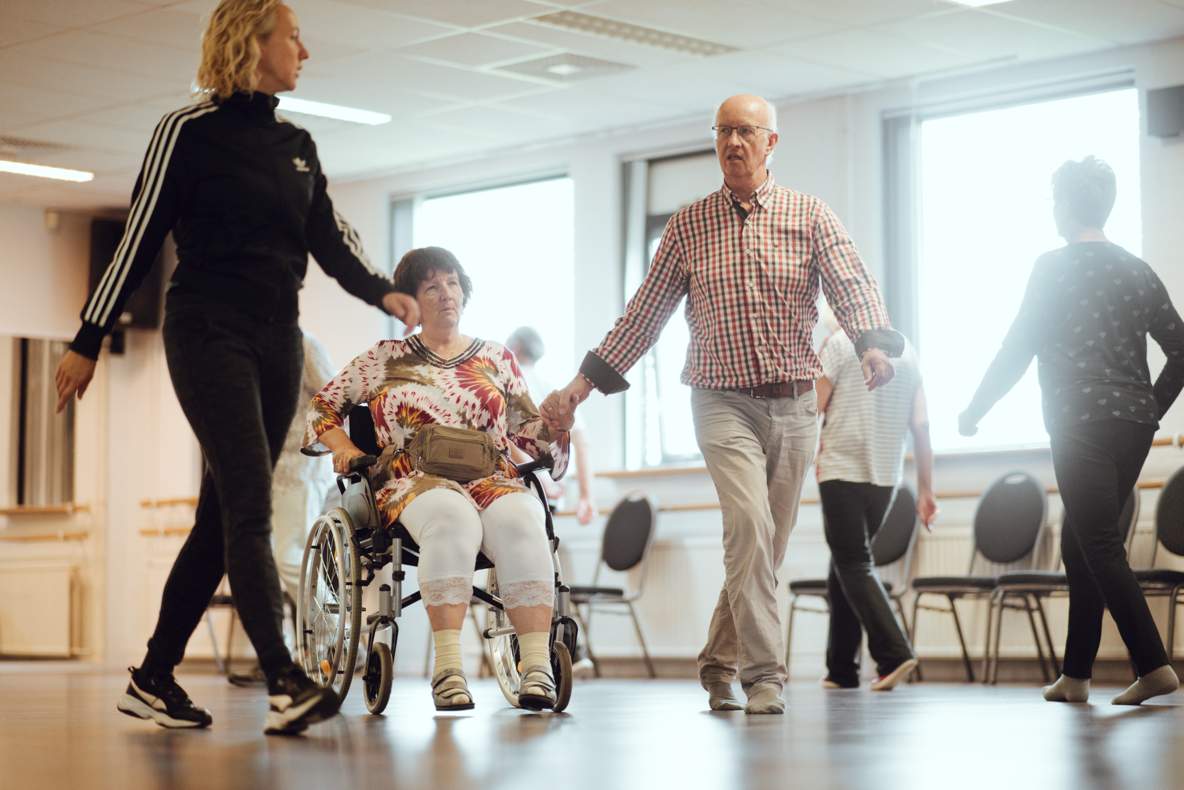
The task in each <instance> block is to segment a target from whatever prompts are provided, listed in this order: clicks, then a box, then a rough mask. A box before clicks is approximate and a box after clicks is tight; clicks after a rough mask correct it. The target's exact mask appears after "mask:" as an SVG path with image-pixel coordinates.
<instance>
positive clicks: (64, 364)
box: [53, 351, 95, 414]
mask: <svg viewBox="0 0 1184 790" xmlns="http://www.w3.org/2000/svg"><path fill="white" fill-rule="evenodd" d="M94 375H95V361H94V360H93V359H91V358H89V357H84V356H82V355H81V354H79V353H78V352H77V351H67V352H66V353H65V354H64V355H63V356H62V361H61V362H59V363H58V369H57V372H56V373H54V377H53V380H54V384H56V385H57V388H58V414H61V413H62V409H64V408H66V404H67V403H69V402H70V399H71V398H73V397H74V394H75V393H77V394H78V400H82V395H83V393H85V392H86V388H87V387H88V386H90V380H91V379H92V378H94Z"/></svg>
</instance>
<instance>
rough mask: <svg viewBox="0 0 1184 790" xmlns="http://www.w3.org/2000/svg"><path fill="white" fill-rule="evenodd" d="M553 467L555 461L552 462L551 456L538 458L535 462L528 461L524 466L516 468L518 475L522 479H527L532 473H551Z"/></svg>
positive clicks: (519, 465) (520, 465)
mask: <svg viewBox="0 0 1184 790" xmlns="http://www.w3.org/2000/svg"><path fill="white" fill-rule="evenodd" d="M552 466H554V461H552V460H551V456H549V455H544V456H543V457H542V458H538V459H536V460H534V461H527V462H526V463H524V464H518V465H517V466H515V468H516V469H517V470H518V475H519V476H520V477H526V476H527V475H529V474H531V473H532V472H539V471H543V472H549V471H551V467H552Z"/></svg>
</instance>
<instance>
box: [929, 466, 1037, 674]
mask: <svg viewBox="0 0 1184 790" xmlns="http://www.w3.org/2000/svg"><path fill="white" fill-rule="evenodd" d="M1047 509H1048V502H1047V498H1046V496H1045V493H1044V487H1043V486H1041V485H1040V482H1039V481H1038V480H1036V478H1034V477H1032V476H1031V475H1029V474H1028V473H1026V472H1009V473H1008V474H1006V475H1004V476H1003V477H1000V478H999V479H998V480H996V481H995V482H993V483H991V485H990V486H989V487H988V488H987V490H986V491H985V492H984V493H983V495H982V498H981V499H980V500H979V502H978V507H977V508H976V509H975V512H974V550H973V551H972V553H971V555H970V568H969V570H968V571H967V574H966V575H965V576H926V577H921V578H917V579H914V580H913V591H914V592H915V593H916V594H917V595H916V598H914V599H913V623H912V625H913V631H912V633H911V634H910V637H911V638H912V641H913V644H914V645H915V644H916V633H917V614H918V611H919V610H921V609H924V610H925V611H930V612H946V613H949V614H950V615H952V616H953V618H954V628H955V630H956V631H957V633H958V644H959V646H960V647H961V648H962V663H963V664H964V665H965V667H966V679H967V680H970V681H973V680H974V668H973V667H972V666H971V663H970V653H969V652H968V651H967V649H966V636H965V634H964V633H963V632H962V621H961V619H960V618H959V617H958V608H957V605H956V602H957V601H959V600H980V599H983V598H990V596H991V594H992V593H993V592H994V590H995V586H996V584H998V581H999V579H998V574H999V573H1001V572H1006V571H1010V570H1021V569H1024V568H1031V566H1032V562H1033V560H1034V559H1035V556H1036V548H1037V546H1039V544H1040V537H1041V535H1042V534H1043V532H1044V526H1045V518H1046V515H1047ZM992 565H994V566H996V567H994V568H992V567H991V566H992ZM980 566H982V570H979V574H980V575H975V571H976V569H978V568H979V567H980ZM999 566H1002V567H999ZM992 571H994V572H993V573H992ZM988 574H989V575H988ZM926 597H941V598H945V599H946V601H947V602H948V608H943V607H936V606H932V605H928V604H925V605H923V604H922V603H921V601H922V599H923V598H926ZM1029 616H1031V613H1029ZM1034 628H1035V624H1034V621H1033V629H1034ZM990 635H991V621H990V617H989V616H988V618H987V641H988V643H989V642H990ZM989 652H990V651H989V649H987V650H985V651H984V655H983V671H984V677H985V676H986V670H987V658H988V655H989ZM1042 660H1043V659H1042Z"/></svg>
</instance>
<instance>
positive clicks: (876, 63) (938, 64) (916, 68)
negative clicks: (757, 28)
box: [770, 29, 973, 79]
mask: <svg viewBox="0 0 1184 790" xmlns="http://www.w3.org/2000/svg"><path fill="white" fill-rule="evenodd" d="M770 51H771V52H775V53H778V54H782V55H788V56H790V57H795V58H800V59H802V60H806V61H810V62H813V63H820V64H823V65H829V66H837V67H840V68H848V69H853V70H856V71H860V72H864V73H867V74H874V75H876V76H878V77H882V78H888V79H890V78H895V77H903V76H909V75H914V74H920V73H927V72H934V71H940V70H943V69H951V68H957V67H959V66H965V65H968V64H970V63H972V62H973V58H971V57H969V56H964V55H959V54H956V53H954V52H951V51H950V50H948V49H939V48H938V47H933V46H929V45H928V44H921V43H918V42H916V41H910V40H908V39H907V38H903V37H901V36H896V35H893V34H891V33H888V32H886V31H882V30H880V31H874V32H873V31H869V30H861V29H853V30H845V31H843V32H841V33H834V34H830V35H825V36H818V37H816V38H810V39H806V40H804V41H792V42H790V43H787V44H781V45H779V46H775V47H771V48H770Z"/></svg>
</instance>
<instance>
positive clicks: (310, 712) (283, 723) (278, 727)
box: [263, 694, 337, 735]
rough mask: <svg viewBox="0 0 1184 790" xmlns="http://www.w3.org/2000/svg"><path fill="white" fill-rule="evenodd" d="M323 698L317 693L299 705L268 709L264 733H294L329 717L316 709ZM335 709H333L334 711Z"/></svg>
mask: <svg viewBox="0 0 1184 790" xmlns="http://www.w3.org/2000/svg"><path fill="white" fill-rule="evenodd" d="M322 701H323V698H322V697H321V696H320V695H319V694H318V695H317V696H315V697H310V698H309V699H307V700H305V701H304V702H302V703H300V704H299V705H291V706H289V707H287V708H285V709H284V710H282V711H281V710H268V711H267V723H266V725H265V726H264V727H263V734H264V735H296V734H297V733H301V732H304V731H305V730H306V729H308V725H310V724H316V723H317V722H319V721H324V720H325V719H327V718H329V716H331V715H333V714H329V715H325V714H324V713H321V712H319V711H317V710H316V707H317V706H318V705H319V704H321V702H322ZM336 712H337V711H336V710H334V713H336Z"/></svg>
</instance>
